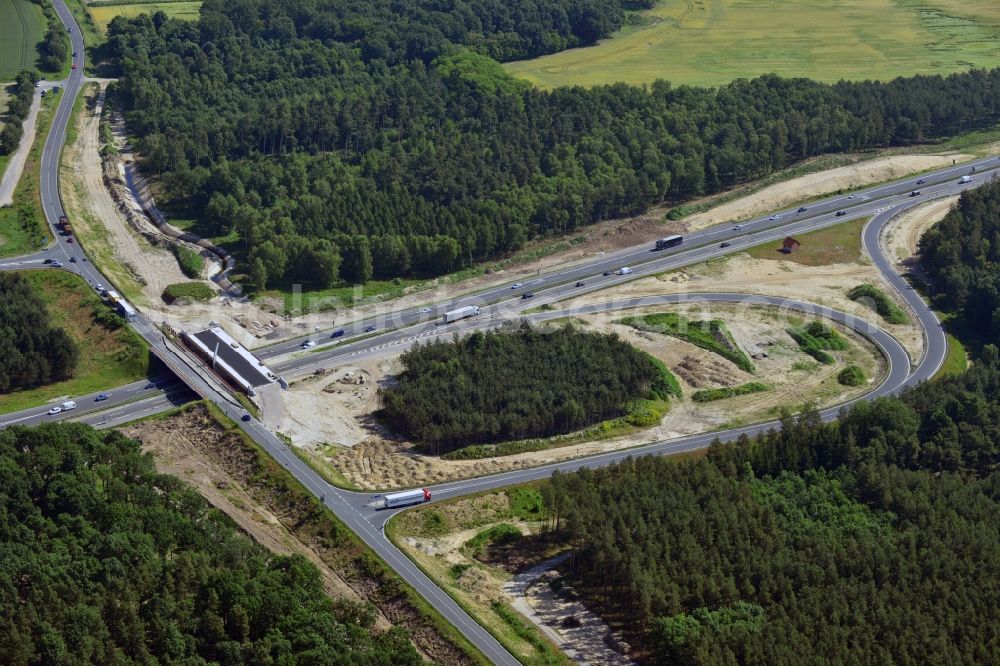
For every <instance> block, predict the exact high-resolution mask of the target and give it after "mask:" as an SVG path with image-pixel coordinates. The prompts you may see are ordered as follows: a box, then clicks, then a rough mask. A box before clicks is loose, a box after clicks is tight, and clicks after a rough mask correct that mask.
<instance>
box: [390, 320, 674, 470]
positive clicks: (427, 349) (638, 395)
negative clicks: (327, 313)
mask: <svg viewBox="0 0 1000 666" xmlns="http://www.w3.org/2000/svg"><path fill="white" fill-rule="evenodd" d="M400 360H401V362H402V364H403V372H402V373H400V375H399V381H398V383H397V384H395V385H393V386H390V387H388V388H384V389H381V391H380V398H381V400H382V405H383V408H382V410H381V412H380V415H381V418H382V419H383V421H384V422H385V423H386V424H387V425H388V426H389V427H390V428H392V429H393V430H395V431H396V432H399V433H402V434H404V435H406V436H408V437H410V438H412V439H413V440H415V441H417V442H419V443H421V444H423V445H424V446H425V448H426V449H427V450H428V451H429V452H431V453H435V454H436V453H445V452H447V451H450V450H452V449H456V448H459V447H462V446H467V445H470V444H484V443H493V442H503V441H509V440H515V439H524V438H527V437H547V436H550V435H555V434H559V433H565V432H570V431H572V430H576V429H578V428H581V427H583V426H585V425H589V424H592V423H597V422H598V421H603V420H604V419H609V418H615V417H619V416H622V415H624V414H626V413H627V412H628V411H629V409H630V407H632V406H634V403H635V401H636V400H646V399H651V400H667V399H669V397H670V396H671V395H678V394H679V392H680V390H679V388H678V386H677V382H676V379H674V377H673V375H671V374H670V371H669V370H667V369H666V367H665V366H663V364H662V363H660V362H659V361H657V360H656V359H654V358H653V357H651V356H649V355H648V354H646V353H644V352H641V351H639V350H637V349H635V348H633V347H632V346H631V345H629V344H627V343H625V342H622V341H621V340H619V339H618V336H616V335H603V334H598V333H584V332H581V331H577V330H575V329H573V328H572V327H569V326H566V327H563V328H559V329H556V330H551V331H543V330H541V329H534V328H532V327H531V326H529V325H528V324H522V325H521V326H520V327H519V328H517V329H514V330H505V331H499V332H498V331H487V332H486V333H483V332H480V331H477V332H475V333H472V334H471V335H469V336H466V337H464V338H461V339H456V340H454V341H452V342H428V343H426V344H423V345H417V346H414V347H413V348H412V349H410V350H408V351H406V352H404V353H403V355H402V356H401V357H400Z"/></svg>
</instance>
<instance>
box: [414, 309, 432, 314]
mask: <svg viewBox="0 0 1000 666" xmlns="http://www.w3.org/2000/svg"><path fill="white" fill-rule="evenodd" d="M430 311H431V309H430V308H420V309H419V310H417V312H418V313H420V314H427V313H428V312H430Z"/></svg>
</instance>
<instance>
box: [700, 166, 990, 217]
mask: <svg viewBox="0 0 1000 666" xmlns="http://www.w3.org/2000/svg"><path fill="white" fill-rule="evenodd" d="M972 158H973V156H972V155H965V154H959V153H955V154H946V155H894V156H892V157H882V158H878V159H874V160H869V161H865V162H859V163H858V164H852V165H850V166H845V167H840V168H837V169H830V170H827V171H821V172H819V173H814V174H809V175H806V176H802V177H800V178H795V179H793V180H789V181H786V182H783V183H777V184H775V185H771V186H769V187H765V188H764V189H762V190H761V191H759V192H756V193H754V194H751V195H749V196H746V197H743V198H741V199H737V200H735V201H731V202H729V203H726V204H723V205H721V206H717V207H716V208H713V209H711V210H708V211H705V212H704V213H698V214H696V215H692V216H690V217H687V218H685V219H684V222H685V223H687V225H688V227H689V229H691V230H695V229H701V228H704V227H707V226H710V225H712V224H716V223H718V222H726V221H728V220H746V219H750V218H753V217H759V216H760V215H763V214H764V213H769V212H771V211H774V210H777V209H779V208H785V207H787V206H790V205H792V204H797V203H799V202H802V201H807V200H809V199H812V198H814V197H819V196H823V195H827V194H833V193H834V192H839V191H842V190H851V189H856V188H859V187H864V186H867V185H871V184H873V183H881V182H884V181H888V180H894V179H896V178H902V177H904V176H907V175H909V174H912V173H919V172H921V171H927V170H929V169H937V168H940V167H943V166H947V165H950V164H951V163H952V162H955V161H957V162H963V161H965V160H970V159H972Z"/></svg>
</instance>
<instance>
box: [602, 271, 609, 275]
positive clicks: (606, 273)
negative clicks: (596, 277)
mask: <svg viewBox="0 0 1000 666" xmlns="http://www.w3.org/2000/svg"><path fill="white" fill-rule="evenodd" d="M602 275H611V271H604V273H602Z"/></svg>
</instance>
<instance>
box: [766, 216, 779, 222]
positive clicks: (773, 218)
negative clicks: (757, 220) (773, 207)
mask: <svg viewBox="0 0 1000 666" xmlns="http://www.w3.org/2000/svg"><path fill="white" fill-rule="evenodd" d="M767 219H769V220H771V221H772V222H774V221H775V220H777V219H778V216H777V215H772V216H771V217H769V218H767Z"/></svg>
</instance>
